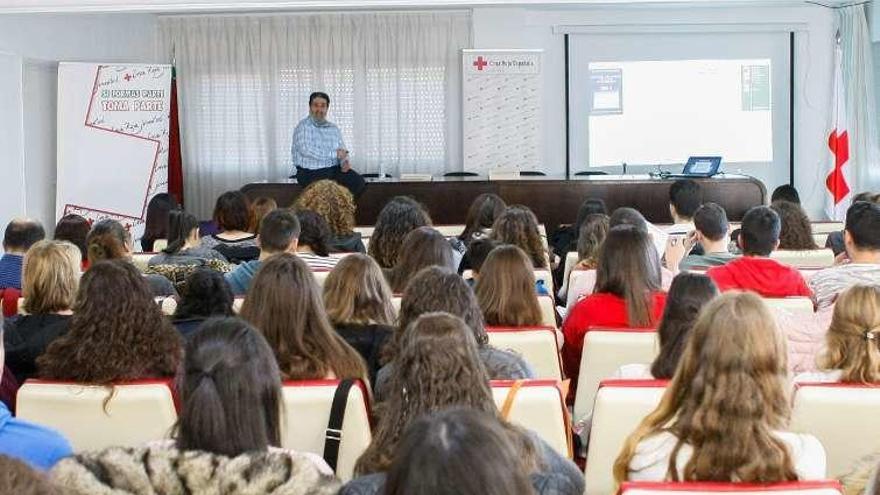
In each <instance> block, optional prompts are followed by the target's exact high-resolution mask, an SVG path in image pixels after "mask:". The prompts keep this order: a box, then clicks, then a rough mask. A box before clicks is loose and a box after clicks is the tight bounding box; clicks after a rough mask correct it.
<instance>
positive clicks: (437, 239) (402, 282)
mask: <svg viewBox="0 0 880 495" xmlns="http://www.w3.org/2000/svg"><path fill="white" fill-rule="evenodd" d="M428 266H442V267H444V268H449V269H450V270H455V269H456V267H455V266H454V264H453V257H452V246H451V245H450V244H449V241H447V240H446V238H445V237H443V234H441V233H440V232H438V231H436V230H434V229H432V228H431V227H419V228H417V229H415V230H413V231H412V232H410V233H409V234H407V235H406V237H404V238H403V244H402V245H401V246H400V254H399V255H398V257H397V263H396V264H395V265H394V268H392V269H391V272H390V273H389V275H388V283H389V284H390V285H391V290H392V291H394V293H396V294H399V293H401V292H403V289H404V288H405V287H406V284H407V282H409V281H410V279H411V278H412V277H413V275H415V274H416V273H418V271H419V270H421V269H422V268H425V267H428Z"/></svg>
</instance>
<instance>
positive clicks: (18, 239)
mask: <svg viewBox="0 0 880 495" xmlns="http://www.w3.org/2000/svg"><path fill="white" fill-rule="evenodd" d="M45 238H46V231H45V230H44V229H43V226H42V225H40V222H38V221H36V220H30V219H25V218H17V219H15V220H12V221H11V222H9V223H8V224H7V225H6V232H5V233H4V234H3V250H4V251H17V252H20V253H23V252H25V251H27V250H28V249H30V247H31V246H33V245H34V243H35V242H37V241H41V240H43V239H45Z"/></svg>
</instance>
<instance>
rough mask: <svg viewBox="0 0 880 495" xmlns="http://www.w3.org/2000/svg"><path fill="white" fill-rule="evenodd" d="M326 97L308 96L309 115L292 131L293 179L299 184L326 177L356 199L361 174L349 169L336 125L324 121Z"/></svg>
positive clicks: (328, 102) (327, 101) (363, 185)
mask: <svg viewBox="0 0 880 495" xmlns="http://www.w3.org/2000/svg"><path fill="white" fill-rule="evenodd" d="M329 108H330V97H329V96H328V95H327V93H322V92H315V93H312V94H311V95H310V96H309V116H308V117H306V118H304V119H302V120H301V121H299V124H297V125H296V128H295V129H294V130H293V143H292V144H291V146H290V152H291V155H292V158H293V166H294V167H295V168H296V181H297V182H298V183H299V184H300V185H301V186H302V187H303V188H306V187H308V185H309V184H311V183H312V182H315V181H319V180H323V179H330V180H333V181H336V182H338V183H340V184H342V185H343V186H345V187H346V188H348V190H349V191H351V193H352V194H353V195H354V196H355V198H357V197H358V196H359V195H360V194H361V192H363V190H364V187H365V185H366V183H365V181H364V179H363V177H361V176H360V175H359V174H358V173H357V172H355V171H354V170H352V169H351V161H350V160H349V153H348V150H347V149H346V147H345V142H344V141H343V140H342V133H341V132H340V131H339V127H337V126H336V124H334V123H333V122H330V121H329V120H327V110H328V109H329Z"/></svg>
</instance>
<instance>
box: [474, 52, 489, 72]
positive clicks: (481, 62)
mask: <svg viewBox="0 0 880 495" xmlns="http://www.w3.org/2000/svg"><path fill="white" fill-rule="evenodd" d="M487 65H489V62H486V61H485V60H483V56H482V55H480V56H479V57H477V60H476V61H474V67H476V68H477V70H483V67H485V66H487Z"/></svg>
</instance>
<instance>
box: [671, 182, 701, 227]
mask: <svg viewBox="0 0 880 495" xmlns="http://www.w3.org/2000/svg"><path fill="white" fill-rule="evenodd" d="M701 204H703V195H702V191H701V190H700V185H699V184H698V183H697V181H695V180H691V179H682V180H677V181H675V182H673V183H672V185H671V186H669V205H670V206H671V207H672V208H674V209H675V213H676V214H677V215H678V216H679V217H682V218H685V219H690V218H693V217H694V213H695V212H696V211H697V208H699V207H700V205H701Z"/></svg>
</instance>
